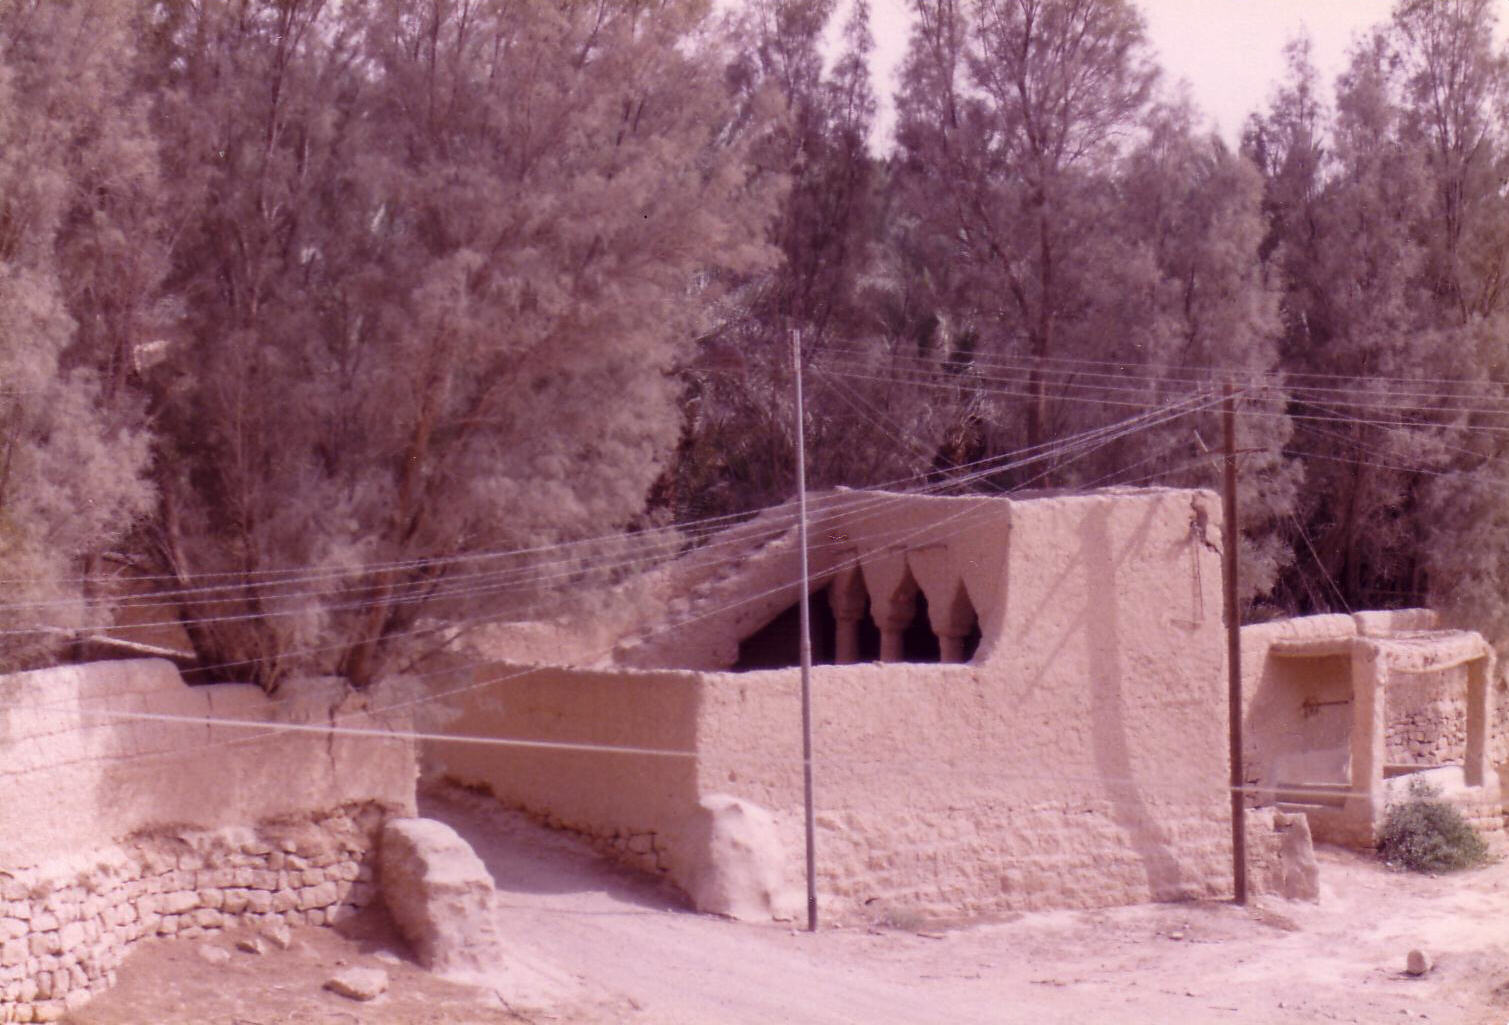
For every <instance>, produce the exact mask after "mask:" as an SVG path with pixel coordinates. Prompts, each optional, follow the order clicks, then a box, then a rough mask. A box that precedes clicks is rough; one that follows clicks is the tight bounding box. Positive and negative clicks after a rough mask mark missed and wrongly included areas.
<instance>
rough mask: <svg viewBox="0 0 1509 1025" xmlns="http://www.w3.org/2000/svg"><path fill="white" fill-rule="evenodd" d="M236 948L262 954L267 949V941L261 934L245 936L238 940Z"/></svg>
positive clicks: (249, 952) (248, 952)
mask: <svg viewBox="0 0 1509 1025" xmlns="http://www.w3.org/2000/svg"><path fill="white" fill-rule="evenodd" d="M236 949H237V950H240V951H243V952H245V953H247V954H262V953H265V952H266V950H267V941H265V940H264V939H262V937H260V936H243V937H241V938H240V939H239V940H237V941H236Z"/></svg>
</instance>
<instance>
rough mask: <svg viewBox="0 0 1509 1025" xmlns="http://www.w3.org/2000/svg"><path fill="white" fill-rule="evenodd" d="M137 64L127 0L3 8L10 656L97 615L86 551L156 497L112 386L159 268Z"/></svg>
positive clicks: (0, 338) (0, 142)
mask: <svg viewBox="0 0 1509 1025" xmlns="http://www.w3.org/2000/svg"><path fill="white" fill-rule="evenodd" d="M132 64H133V49H132V39H131V33H130V24H129V22H128V21H127V18H126V16H125V12H124V11H123V10H121V9H120V8H119V7H118V5H115V4H110V3H103V2H101V3H92V2H81V3H77V4H69V5H61V4H48V3H21V4H12V5H9V6H8V7H5V8H0V381H3V385H0V576H4V577H5V578H6V580H7V585H6V593H7V598H6V602H5V603H4V615H3V616H0V624H3V626H4V628H5V630H6V632H7V636H6V638H5V643H4V644H3V645H0V667H5V668H14V667H16V666H18V665H25V664H28V663H31V662H33V661H35V660H36V659H38V658H40V657H43V656H45V655H46V654H47V653H48V652H50V651H51V650H53V649H54V648H56V647H57V645H58V644H59V642H60V641H61V640H63V639H65V638H66V637H67V636H68V633H67V631H68V630H70V629H71V628H75V627H78V626H81V625H85V624H87V623H88V622H89V621H90V613H89V610H88V609H87V608H86V606H85V605H84V603H83V599H84V598H85V597H86V596H85V595H84V594H83V592H82V590H81V587H80V579H79V578H80V574H81V573H82V572H83V570H84V569H85V566H86V564H87V560H88V559H89V557H91V556H92V555H95V554H97V553H99V552H100V551H102V550H103V549H104V547H105V546H107V545H109V544H111V543H113V542H114V541H116V540H118V539H119V538H120V537H122V536H123V535H124V534H125V533H126V532H127V531H128V530H129V528H130V527H131V526H132V525H133V523H134V522H135V520H136V519H137V518H138V517H139V516H141V515H142V514H143V513H144V512H145V511H146V509H147V507H148V505H149V503H150V497H151V492H150V488H149V487H148V485H147V482H146V481H145V480H144V472H145V469H146V462H147V444H146V438H145V436H144V434H143V433H142V431H141V423H140V420H139V416H138V415H137V413H138V410H136V409H134V408H132V407H131V405H130V404H129V403H127V402H126V401H125V399H124V397H123V396H122V395H121V394H120V392H119V390H118V385H119V381H120V380H121V379H122V377H123V375H124V374H125V373H126V372H127V370H128V367H129V365H130V363H131V360H132V356H133V354H134V344H135V343H136V342H137V341H139V340H142V337H141V327H142V324H143V321H144V320H145V319H146V316H147V312H148V311H145V310H144V309H143V305H142V301H141V296H142V295H143V294H150V292H151V288H152V286H153V284H154V283H155V281H154V279H155V276H156V274H157V272H158V267H157V265H156V263H155V256H156V250H155V248H154V244H153V239H152V238H151V235H150V231H149V230H148V229H147V227H146V226H147V225H148V224H149V222H150V221H151V218H152V216H153V213H154V211H155V207H156V204H157V202H158V201H159V200H160V198H161V197H160V195H159V193H158V191H157V187H158V180H157V169H156V164H155V153H154V151H153V148H152V146H151V144H150V142H149V141H148V140H147V139H146V137H145V134H144V131H143V125H142V121H141V118H140V114H141V112H140V110H139V109H138V108H137V107H135V106H134V105H133V103H132V101H131V98H130V95H129V90H128V79H127V76H128V74H129V69H130V67H131V66H132ZM31 630H35V631H36V632H16V631H31Z"/></svg>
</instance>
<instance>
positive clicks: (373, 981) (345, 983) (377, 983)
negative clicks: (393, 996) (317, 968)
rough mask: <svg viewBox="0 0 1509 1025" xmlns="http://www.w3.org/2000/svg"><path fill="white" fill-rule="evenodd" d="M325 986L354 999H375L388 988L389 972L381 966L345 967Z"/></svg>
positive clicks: (333, 991)
mask: <svg viewBox="0 0 1509 1025" xmlns="http://www.w3.org/2000/svg"><path fill="white" fill-rule="evenodd" d="M325 988H326V989H328V990H330V991H331V992H332V993H338V994H340V995H341V996H343V997H350V998H351V999H352V1000H364V1001H365V1000H373V999H375V998H377V997H378V996H379V995H380V994H382V992H383V991H384V990H386V989H387V988H388V973H387V972H385V971H383V970H382V969H381V968H343V969H341V970H340V971H338V972H336V973H335V974H334V975H332V976H331V977H330V981H328V982H326V983H325Z"/></svg>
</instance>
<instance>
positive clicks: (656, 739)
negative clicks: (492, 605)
mask: <svg viewBox="0 0 1509 1025" xmlns="http://www.w3.org/2000/svg"><path fill="white" fill-rule="evenodd" d="M471 672H472V674H473V677H474V680H473V682H474V683H475V684H482V685H485V686H479V687H477V688H476V689H473V690H470V691H467V692H464V693H462V694H459V695H456V696H455V697H452V698H448V699H446V700H447V702H448V703H449V704H451V706H452V712H453V714H452V715H451V716H448V717H446V719H445V720H444V721H443V722H437V723H435V724H434V725H436V726H443V727H444V729H445V730H446V731H447V732H449V733H455V734H461V735H474V736H477V737H479V738H483V739H489V740H503V741H511V742H516V743H504V744H491V743H487V744H484V743H463V742H441V741H430V742H426V744H425V745H424V760H425V763H426V768H427V771H428V772H430V773H432V774H435V775H440V776H445V777H448V778H450V779H452V780H454V781H455V782H458V783H461V784H463V785H467V786H475V787H481V788H484V789H486V790H487V791H488V792H490V793H491V794H493V796H495V797H496V798H497V799H498V800H499V801H501V802H503V803H504V804H506V805H508V806H509V807H511V808H518V809H521V810H523V811H526V812H529V813H530V814H533V815H535V816H536V817H538V818H539V819H540V820H541V821H542V822H545V823H546V824H548V825H550V826H552V827H554V828H557V829H565V830H569V831H571V832H575V833H577V834H579V835H581V836H583V837H585V838H586V839H587V840H588V841H589V842H591V843H592V844H593V846H595V847H597V848H598V849H599V850H600V851H602V852H603V853H604V854H606V855H608V856H610V857H614V858H616V859H618V860H620V861H623V862H624V863H626V864H629V865H631V866H633V867H635V868H638V869H641V870H644V871H647V872H655V873H661V874H664V873H667V872H669V871H670V863H669V861H668V860H667V852H668V850H669V849H670V847H671V846H672V845H673V844H674V843H675V838H676V837H677V836H679V834H680V833H681V831H682V829H683V828H684V826H685V824H686V823H687V821H688V819H689V817H690V816H691V815H692V814H693V813H694V812H695V811H696V808H697V803H698V800H699V799H700V796H701V793H700V790H699V780H698V775H697V732H698V714H699V711H698V710H699V708H700V706H701V702H702V694H703V682H702V675H701V674H699V673H693V672H632V671H631V672H615V671H607V672H604V671H600V670H592V669H566V668H561V667H530V666H516V665H509V664H506V663H490V664H488V665H485V666H481V667H477V668H475V669H473V670H471Z"/></svg>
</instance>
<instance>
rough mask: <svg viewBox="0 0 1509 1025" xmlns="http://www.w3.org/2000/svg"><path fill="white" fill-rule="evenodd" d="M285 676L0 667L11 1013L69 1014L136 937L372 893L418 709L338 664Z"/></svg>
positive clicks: (0, 787)
mask: <svg viewBox="0 0 1509 1025" xmlns="http://www.w3.org/2000/svg"><path fill="white" fill-rule="evenodd" d="M285 689H286V691H287V693H286V694H285V695H283V696H281V697H279V698H276V699H274V698H269V697H268V696H267V695H265V694H263V693H262V692H261V691H260V690H259V689H258V688H256V687H252V686H249V685H244V684H218V685H214V686H204V687H188V686H185V684H184V682H183V680H182V679H181V678H180V676H179V675H178V671H177V670H176V669H175V668H174V667H173V665H172V664H171V663H168V662H164V661H161V660H156V659H138V660H128V661H119V662H99V663H91V664H85V665H69V666H58V667H55V668H52V669H43V670H37V671H34V672H29V673H14V674H11V675H7V676H0V1023H9V1022H31V1021H52V1020H55V1019H57V1018H59V1017H61V1016H62V1015H63V1014H65V1013H66V1012H67V1011H68V1010H70V1009H72V1008H74V1007H77V1006H79V1005H80V1004H82V1003H83V1002H84V1001H86V1000H88V999H89V997H90V996H91V995H93V994H95V993H98V992H100V991H102V990H104V989H106V988H108V987H109V985H110V984H111V982H112V981H113V978H114V971H115V969H116V967H117V965H119V964H120V962H121V959H122V957H123V956H124V954H125V952H126V949H127V948H128V947H129V946H130V944H132V943H134V942H137V941H139V940H141V939H144V938H148V937H152V936H172V935H179V936H196V935H199V934H201V933H202V932H204V931H209V930H215V929H222V928H227V927H230V926H234V925H237V924H242V923H264V922H271V921H273V920H278V921H286V922H289V923H298V924H323V923H324V922H326V921H329V920H331V919H332V918H336V917H339V916H340V915H341V914H342V913H344V911H345V910H347V909H349V908H351V907H356V906H359V905H360V904H362V903H364V902H365V901H366V900H367V899H368V897H369V896H370V888H371V875H370V869H369V868H368V867H367V864H368V861H369V852H370V851H371V850H372V848H373V846H374V843H375V837H376V833H377V830H378V828H379V827H380V825H381V822H382V820H383V818H384V816H386V815H390V814H394V815H412V814H414V782H415V773H416V764H415V752H414V743H413V740H412V739H411V738H410V737H409V736H408V735H407V733H408V731H409V729H410V728H411V725H410V721H409V719H408V717H407V716H406V715H404V714H392V713H384V712H383V711H381V708H380V705H381V699H380V697H379V696H377V695H368V694H355V693H351V692H350V691H349V688H347V687H346V686H345V685H344V683H343V682H342V681H339V680H334V679H320V680H296V681H291V682H290V683H289V684H288V685H287V687H286V688H285ZM216 720H219V721H216ZM262 722H268V723H290V724H298V725H301V726H308V725H312V724H313V725H318V724H326V723H331V722H336V723H338V724H341V725H347V726H356V727H361V728H362V729H364V730H369V731H371V732H370V733H369V734H363V735H330V734H325V733H321V732H319V731H317V730H316V731H305V730H301V731H296V732H295V731H276V732H275V731H270V730H266V729H262V728H259V727H258V726H252V725H245V724H246V723H262Z"/></svg>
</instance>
